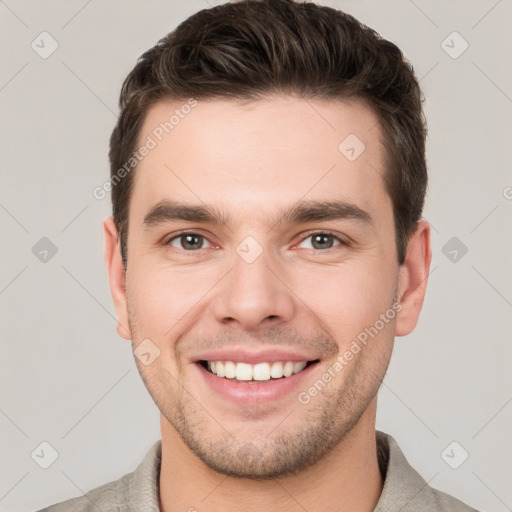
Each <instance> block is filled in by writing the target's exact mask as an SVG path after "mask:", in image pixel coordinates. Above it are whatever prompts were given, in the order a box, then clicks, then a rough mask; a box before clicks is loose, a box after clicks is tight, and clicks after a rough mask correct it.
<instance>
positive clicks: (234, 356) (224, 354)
mask: <svg viewBox="0 0 512 512" xmlns="http://www.w3.org/2000/svg"><path fill="white" fill-rule="evenodd" d="M317 359H318V358H317V357H314V356H311V355H306V354H300V353H297V352H290V351H287V350H275V349H266V350H259V351H258V352H249V351H247V350H245V349H240V348H233V349H225V350H215V351H211V352H202V353H200V354H198V355H197V356H195V357H194V358H193V361H194V362H198V361H233V362H235V363H249V364H257V363H274V362H276V361H284V362H286V361H293V362H301V361H315V360H317Z"/></svg>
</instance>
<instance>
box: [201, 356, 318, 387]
mask: <svg viewBox="0 0 512 512" xmlns="http://www.w3.org/2000/svg"><path fill="white" fill-rule="evenodd" d="M318 361H319V360H318V359H315V360H314V361H298V362H297V361H274V362H271V363H270V362H269V363H265V362H262V363H256V364H249V363H242V362H234V361H205V360H201V361H198V363H199V364H200V365H201V366H202V367H203V368H204V369H205V370H206V371H208V372H210V373H213V374H214V375H216V376H217V377H220V378H224V379H227V380H232V381H235V382H237V381H238V382H246V383H249V382H270V381H273V380H278V379H286V378H288V377H291V376H292V375H295V374H297V373H300V372H301V371H303V370H304V369H306V368H308V367H309V366H311V365H313V364H316V363H318Z"/></svg>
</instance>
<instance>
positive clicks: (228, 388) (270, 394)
mask: <svg viewBox="0 0 512 512" xmlns="http://www.w3.org/2000/svg"><path fill="white" fill-rule="evenodd" d="M317 364H318V363H313V364H310V365H309V366H307V367H306V368H304V370H302V371H300V372H299V373H295V374H294V375H291V376H290V377H282V378H280V379H271V380H268V381H262V382H255V381H248V382H240V381H236V380H230V379H226V378H224V377H217V375H215V374H214V373H211V372H209V371H208V370H207V369H206V368H204V367H203V366H202V365H201V364H200V363H196V366H197V367H198V369H199V372H200V373H201V375H202V377H203V378H204V380H205V381H206V383H207V385H208V386H209V387H210V388H212V389H213V390H214V391H215V392H216V393H218V394H220V395H221V396H223V397H226V398H229V399H230V400H234V401H235V402H238V403H241V404H242V403H247V402H257V403H266V402H272V401H275V400H279V399H280V398H282V397H284V396H286V395H288V394H290V393H292V392H293V391H294V390H296V389H297V388H298V387H299V386H300V384H301V383H302V382H303V381H304V379H306V378H307V376H308V375H309V374H310V373H311V371H313V370H314V368H315V367H316V366H317Z"/></svg>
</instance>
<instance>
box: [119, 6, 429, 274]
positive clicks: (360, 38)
mask: <svg viewBox="0 0 512 512" xmlns="http://www.w3.org/2000/svg"><path fill="white" fill-rule="evenodd" d="M273 93H285V94H290V95H298V96H299V97H303V98H307V99H309V98H322V99H333V100H336V99H337V100H343V99H349V98H360V99H362V100H364V101H365V102H366V103H367V104H368V105H369V106H370V107H371V108H372V109H373V110H374V112H375V113H376V114H377V116H378V118H379V120H380V123H381V127H382V131H383V134H384V141H383V143H384V146H385V148H386V173H385V174H386V175H385V184H386V190H387V193H388V194H389V196H390V197H391V199H392V202H393V214H394V223H395V236H396V246H397V254H398V262H399V263H400V264H402V263H403V262H404V259H405V254H406V249H407V242H408V240H409V238H410V236H411V234H412V233H413V232H414V230H415V228H416V225H417V223H418V221H419V219H420V217H421V213H422V210H423V204H424V199H425V193H426V187H427V168H426V162H425V138H426V133H427V132H426V123H425V118H424V115H423V111H422V105H421V103H422V98H421V96H422V95H421V91H420V87H419V84H418V81H417V79H416V77H415V75H414V71H413V68H412V66H411V64H410V63H409V62H408V61H407V60H406V59H405V58H404V56H403V54H402V52H401V51H400V49H399V48H398V47H397V46H396V45H394V44H393V43H391V42H389V41H387V40H385V39H383V38H382V37H380V36H379V34H377V32H375V31H374V30H373V29H371V28H369V27H367V26H365V25H363V24H362V23H360V22H359V21H357V20H356V19H355V18H354V17H352V16H350V15H348V14H346V13H344V12H341V11H339V10H336V9H332V8H330V7H325V6H319V5H316V4H314V3H310V2H305V3H298V2H297V1H294V0H239V1H234V2H229V3H226V4H222V5H219V6H217V7H213V8H209V9H203V10H201V11H199V12H197V13H196V14H194V15H192V16H190V17H189V18H188V19H186V20H185V21H184V22H182V23H181V24H180V25H179V26H178V27H177V28H176V29H175V30H174V31H172V32H171V33H169V34H168V35H167V36H165V37H163V38H162V39H161V40H160V41H159V42H158V43H157V44H156V45H155V46H154V47H153V48H151V49H149V50H148V51H146V52H145V53H144V54H143V55H142V56H141V57H140V58H139V59H138V61H137V64H136V66H135V67H134V69H133V70H132V71H131V72H130V73H129V75H128V76H127V77H126V79H125V81H124V83H123V87H122V90H121V95H120V99H119V106H120V109H121V113H120V116H119V120H118V123H117V125H116V127H115V128H114V131H113V133H112V136H111V139H110V152H109V158H110V168H111V181H112V209H113V217H114V222H115V224H116V227H117V230H118V232H119V238H120V245H121V256H122V259H123V263H124V264H125V265H126V261H127V259H126V258H127V247H126V244H127V235H128V214H129V206H130V197H131V194H132V189H133V178H134V176H133V172H131V173H130V172H128V173H123V176H124V177H123V179H122V180H119V174H118V172H119V170H120V169H121V168H122V167H123V166H125V165H126V162H127V161H128V160H129V159H130V158H131V156H132V155H133V153H134V151H135V149H136V145H137V139H138V136H139V134H140V130H141V127H142V124H143V122H144V118H145V115H146V113H147V111H148V109H149V107H150V106H151V105H153V104H155V103H156V102H158V101H160V100H163V99H177V100H178V99H185V98H190V97H193V98H195V99H212V98H223V99H233V100H253V99H254V100H257V99H264V98H265V97H267V96H269V95H270V94H273ZM114 177H116V178H117V183H116V182H114Z"/></svg>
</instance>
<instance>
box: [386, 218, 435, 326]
mask: <svg viewBox="0 0 512 512" xmlns="http://www.w3.org/2000/svg"><path fill="white" fill-rule="evenodd" d="M431 260H432V250H431V247H430V226H429V224H428V223H427V222H426V221H424V220H422V221H420V222H418V225H417V227H416V231H415V232H414V233H413V235H412V236H411V238H410V240H409V243H408V244H407V253H406V256H405V261H404V263H403V264H402V266H401V267H400V274H399V282H398V300H399V301H400V303H401V305H402V308H401V310H400V312H399V313H398V315H397V320H396V325H395V334H396V336H406V335H407V334H409V333H410V332H412V330H413V329H414V328H415V327H416V324H417V323H418V318H419V315H420V312H421V308H422V306H423V300H424V298H425V291H426V288H427V281H428V274H429V270H430V262H431Z"/></svg>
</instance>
